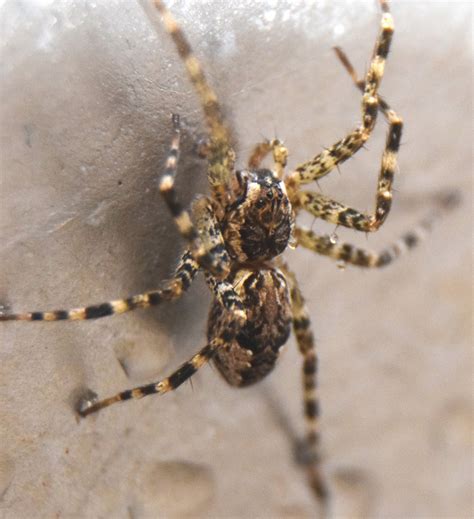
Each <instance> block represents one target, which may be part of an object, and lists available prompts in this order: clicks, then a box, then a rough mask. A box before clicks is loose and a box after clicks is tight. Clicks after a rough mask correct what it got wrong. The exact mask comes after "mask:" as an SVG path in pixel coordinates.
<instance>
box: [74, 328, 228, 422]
mask: <svg viewBox="0 0 474 519" xmlns="http://www.w3.org/2000/svg"><path fill="white" fill-rule="evenodd" d="M223 342H224V339H222V338H216V339H214V340H213V341H211V342H210V343H209V344H207V345H206V346H204V348H202V349H201V350H200V351H199V352H198V353H196V354H195V355H193V356H192V357H191V359H190V360H188V361H187V362H185V363H184V364H182V365H181V366H180V367H179V368H178V369H177V370H176V371H175V372H174V373H172V374H171V375H170V376H169V377H166V378H164V379H163V380H160V381H159V382H153V383H152V384H146V385H144V386H139V387H135V388H133V389H127V390H125V391H121V392H120V393H117V394H116V395H113V396H111V397H109V398H105V399H103V400H99V401H98V402H93V401H90V400H82V402H81V403H80V405H79V406H78V412H79V414H80V415H81V416H83V417H84V416H87V415H89V414H92V413H95V412H97V411H99V410H100V409H104V408H105V407H109V406H110V405H112V404H116V403H117V402H123V401H124V400H130V399H139V398H143V397H144V396H147V395H154V394H159V395H162V394H164V393H168V392H169V391H173V390H174V389H176V388H178V387H179V386H180V385H181V384H182V383H183V382H186V380H188V379H189V378H190V377H192V376H193V375H194V373H196V371H197V370H198V369H199V368H201V367H202V366H204V364H206V363H207V362H209V360H210V359H211V358H212V356H213V355H214V353H215V351H216V349H217V348H218V347H219V346H221V345H222V344H223Z"/></svg>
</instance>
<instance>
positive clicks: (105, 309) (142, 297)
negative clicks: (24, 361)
mask: <svg viewBox="0 0 474 519" xmlns="http://www.w3.org/2000/svg"><path fill="white" fill-rule="evenodd" d="M198 270H199V265H198V264H197V263H196V261H195V260H194V259H193V257H192V255H191V253H190V252H189V251H186V252H185V253H184V254H183V255H182V257H181V260H180V262H179V264H178V266H177V268H176V271H175V274H174V276H173V278H172V279H171V280H170V281H169V282H168V283H167V285H165V287H164V288H162V289H157V290H151V291H149V292H144V293H143V294H137V295H134V296H131V297H127V298H126V299H117V300H114V301H107V302H106V303H100V304H97V305H91V306H86V307H82V308H73V309H70V310H49V311H35V312H25V313H17V314H10V313H2V312H0V321H83V320H85V319H98V318H100V317H107V316H109V315H115V314H123V313H125V312H130V311H131V310H136V309H137V308H149V307H150V306H157V305H159V304H160V303H162V302H163V301H174V300H176V299H178V298H179V297H181V295H182V294H183V292H185V291H186V290H187V289H188V288H189V286H190V285H191V283H192V281H193V279H194V277H195V275H196V273H197V272H198Z"/></svg>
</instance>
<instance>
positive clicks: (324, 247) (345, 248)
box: [295, 192, 459, 268]
mask: <svg viewBox="0 0 474 519" xmlns="http://www.w3.org/2000/svg"><path fill="white" fill-rule="evenodd" d="M438 202H439V207H437V208H435V209H434V210H433V211H432V212H431V213H430V214H428V215H427V216H426V217H425V218H423V219H422V220H421V221H420V222H419V224H418V225H417V226H416V227H414V228H413V229H412V230H410V231H408V232H406V233H404V234H403V235H402V236H401V237H400V238H399V239H398V240H397V241H396V242H394V243H393V244H392V245H389V246H388V247H386V248H385V249H383V250H382V251H380V252H373V251H369V250H365V249H361V248H359V247H355V246H354V245H351V244H349V243H335V242H334V241H333V240H331V238H330V237H329V236H327V235H324V236H321V235H317V234H315V233H314V232H312V231H310V230H308V229H303V228H299V227H297V228H296V229H295V236H296V239H297V242H298V244H299V245H301V246H303V247H305V248H306V249H310V250H312V251H314V252H316V253H317V254H322V255H324V256H329V257H330V258H332V259H334V260H341V261H344V262H345V263H349V264H351V265H357V266H358V267H366V268H374V267H375V268H379V267H385V266H386V265H388V264H389V263H392V262H393V261H394V260H396V259H397V258H398V257H400V256H401V255H402V254H403V253H404V252H406V251H408V250H409V249H412V248H414V247H416V246H417V245H418V244H419V243H420V242H421V241H422V240H423V239H424V237H425V236H426V235H427V234H428V233H429V232H431V230H432V228H433V225H434V224H435V222H436V221H437V220H439V219H440V218H441V217H442V215H443V213H444V212H445V211H448V210H451V209H453V208H454V207H456V206H457V205H458V203H459V197H458V195H457V193H455V192H452V193H448V194H447V195H444V196H443V197H440V198H439V200H438Z"/></svg>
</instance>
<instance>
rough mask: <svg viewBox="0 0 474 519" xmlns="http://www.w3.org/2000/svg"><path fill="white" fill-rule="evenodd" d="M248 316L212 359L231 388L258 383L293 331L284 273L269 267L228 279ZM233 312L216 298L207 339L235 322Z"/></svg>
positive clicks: (269, 369)
mask: <svg viewBox="0 0 474 519" xmlns="http://www.w3.org/2000/svg"><path fill="white" fill-rule="evenodd" d="M227 281H228V282H229V283H231V284H232V286H233V287H234V290H235V292H236V293H237V295H238V297H239V298H240V300H241V301H242V304H243V306H244V308H245V310H246V313H247V319H246V321H245V323H244V324H243V325H242V326H240V327H238V331H237V333H236V335H235V336H234V337H233V338H232V339H231V340H230V341H229V342H228V343H227V344H225V345H224V346H223V347H222V348H220V349H219V350H218V351H217V352H216V354H215V356H214V358H213V360H214V364H215V365H216V366H217V368H218V370H219V372H220V373H221V374H222V376H223V377H224V379H225V380H226V381H227V382H228V383H229V384H230V385H231V386H239V387H243V386H248V385H250V384H253V383H255V382H258V381H259V380H261V379H262V378H263V377H265V376H266V375H267V374H268V373H270V371H271V370H272V369H273V368H274V366H275V363H276V361H277V359H278V355H279V351H280V348H281V347H282V346H283V345H284V344H285V343H286V341H287V339H288V336H289V335H290V330H291V304H290V296H289V291H288V285H287V282H286V280H285V276H284V275H283V273H282V272H281V271H280V270H278V269H276V268H272V267H270V266H268V265H264V266H259V267H258V269H243V268H242V269H238V270H236V271H235V272H232V273H231V274H230V276H229V277H228V278H227ZM233 320H234V317H233V313H232V312H230V311H229V310H227V309H226V308H225V307H223V306H222V304H220V302H219V301H218V300H217V299H214V301H213V303H212V305H211V311H210V313H209V321H208V331H207V338H208V340H209V342H211V341H212V340H213V339H214V338H216V337H219V336H221V335H222V333H223V331H224V330H225V329H226V328H228V327H229V324H230V323H233ZM236 324H238V323H236Z"/></svg>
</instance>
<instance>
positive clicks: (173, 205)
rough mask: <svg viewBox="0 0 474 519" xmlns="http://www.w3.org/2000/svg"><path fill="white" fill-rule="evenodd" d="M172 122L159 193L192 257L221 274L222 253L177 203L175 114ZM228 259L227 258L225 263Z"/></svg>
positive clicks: (177, 139)
mask: <svg viewBox="0 0 474 519" xmlns="http://www.w3.org/2000/svg"><path fill="white" fill-rule="evenodd" d="M172 122H173V132H174V135H173V139H172V142H171V148H170V152H169V154H168V158H167V159H166V164H165V171H164V173H163V175H162V177H161V179H160V193H161V195H162V196H163V198H164V200H165V202H166V205H167V206H168V209H169V211H170V213H171V215H172V216H173V219H174V221H175V223H176V226H177V228H178V231H179V233H180V234H181V236H183V238H184V239H185V240H186V241H187V242H188V245H189V249H190V251H191V253H192V254H193V257H194V259H195V260H196V261H197V263H199V265H200V266H201V267H203V268H204V269H206V270H210V271H211V272H213V273H214V274H216V275H219V276H220V275H223V274H225V273H226V272H223V271H222V268H223V267H224V266H225V264H224V263H223V254H222V251H221V250H214V249H213V248H212V245H213V244H211V247H209V246H206V245H207V244H205V243H203V241H202V239H201V237H200V234H199V232H198V231H197V230H196V228H195V226H194V225H193V223H192V221H191V217H190V215H189V212H188V211H186V209H184V208H183V206H182V205H181V204H180V203H179V201H178V198H177V195H176V190H175V187H174V183H175V177H176V170H177V165H178V157H179V144H180V136H181V130H180V122H179V116H178V115H177V114H173V115H172ZM228 262H229V259H227V263H228Z"/></svg>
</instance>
